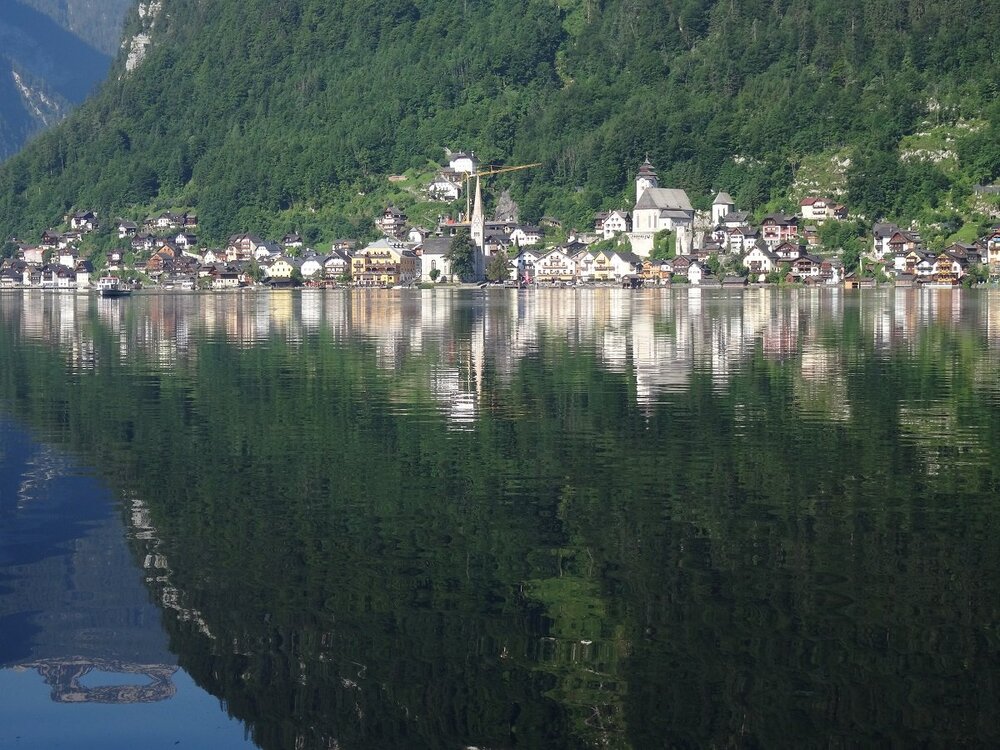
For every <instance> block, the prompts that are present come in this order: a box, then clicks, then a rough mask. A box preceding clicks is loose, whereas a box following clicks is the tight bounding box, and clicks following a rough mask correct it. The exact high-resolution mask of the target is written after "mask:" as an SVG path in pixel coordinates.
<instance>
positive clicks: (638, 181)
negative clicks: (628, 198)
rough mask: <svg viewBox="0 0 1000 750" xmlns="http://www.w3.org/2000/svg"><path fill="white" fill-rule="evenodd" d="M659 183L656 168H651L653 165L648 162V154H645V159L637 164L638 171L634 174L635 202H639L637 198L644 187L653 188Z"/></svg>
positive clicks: (643, 190)
mask: <svg viewBox="0 0 1000 750" xmlns="http://www.w3.org/2000/svg"><path fill="white" fill-rule="evenodd" d="M659 184H660V183H659V181H658V180H657V179H656V170H655V169H653V165H652V164H650V162H649V154H646V161H644V162H643V163H642V164H640V165H639V171H638V172H636V174H635V202H636V203H638V202H639V198H640V197H641V196H642V194H643V192H645V190H646V188H651V187H652V188H655V187H658V186H659Z"/></svg>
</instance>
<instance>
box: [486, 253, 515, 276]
mask: <svg viewBox="0 0 1000 750" xmlns="http://www.w3.org/2000/svg"><path fill="white" fill-rule="evenodd" d="M509 278H510V265H509V264H508V259H507V253H506V252H504V251H503V250H501V251H500V252H497V253H494V254H493V255H492V256H491V257H490V262H489V263H488V264H487V266H486V279H487V281H507V280H508V279H509Z"/></svg>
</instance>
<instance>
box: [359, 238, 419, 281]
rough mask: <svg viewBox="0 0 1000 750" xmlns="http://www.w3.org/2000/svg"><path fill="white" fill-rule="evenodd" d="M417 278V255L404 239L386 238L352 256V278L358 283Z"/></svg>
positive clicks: (412, 279) (413, 279)
mask: <svg viewBox="0 0 1000 750" xmlns="http://www.w3.org/2000/svg"><path fill="white" fill-rule="evenodd" d="M416 278H417V256H416V255H414V254H413V251H412V250H409V249H407V247H406V245H404V244H403V243H402V242H396V241H394V240H390V239H387V238H383V239H381V240H378V241H376V242H373V243H372V244H370V245H368V246H367V247H365V248H364V249H362V250H359V251H358V253H357V254H356V255H355V256H354V257H353V258H351V280H352V281H353V282H354V284H355V285H357V286H382V287H387V286H396V285H398V284H412V283H413V282H414V281H415V280H416Z"/></svg>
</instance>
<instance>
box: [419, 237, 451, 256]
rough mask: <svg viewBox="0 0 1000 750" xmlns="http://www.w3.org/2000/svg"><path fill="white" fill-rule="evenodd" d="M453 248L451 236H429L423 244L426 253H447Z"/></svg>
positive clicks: (422, 247) (422, 250) (423, 251)
mask: <svg viewBox="0 0 1000 750" xmlns="http://www.w3.org/2000/svg"><path fill="white" fill-rule="evenodd" d="M450 248H451V237H428V238H427V239H425V240H424V242H423V244H422V245H421V252H422V253H423V254H424V255H447V254H448V250H449V249H450Z"/></svg>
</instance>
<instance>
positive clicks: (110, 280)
mask: <svg viewBox="0 0 1000 750" xmlns="http://www.w3.org/2000/svg"><path fill="white" fill-rule="evenodd" d="M97 291H98V293H99V294H100V295H101V296H102V297H128V296H129V295H130V294H132V290H131V289H129V288H128V287H126V286H125V285H124V284H123V283H122V280H121V279H119V278H118V277H117V276H102V277H101V278H100V279H98V281H97Z"/></svg>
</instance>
